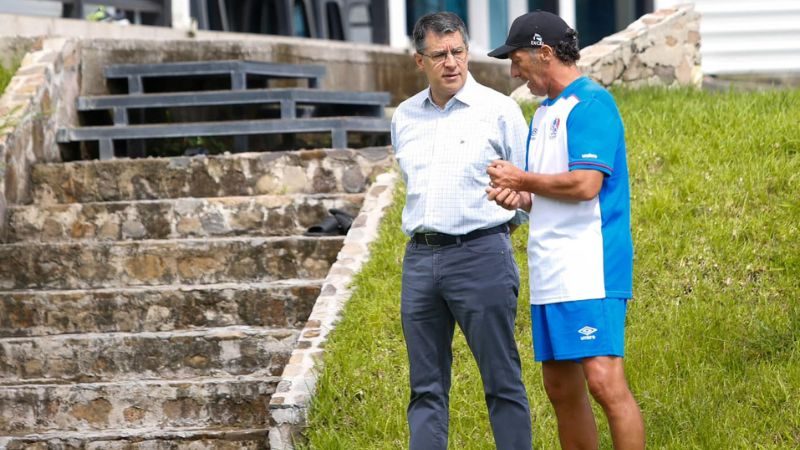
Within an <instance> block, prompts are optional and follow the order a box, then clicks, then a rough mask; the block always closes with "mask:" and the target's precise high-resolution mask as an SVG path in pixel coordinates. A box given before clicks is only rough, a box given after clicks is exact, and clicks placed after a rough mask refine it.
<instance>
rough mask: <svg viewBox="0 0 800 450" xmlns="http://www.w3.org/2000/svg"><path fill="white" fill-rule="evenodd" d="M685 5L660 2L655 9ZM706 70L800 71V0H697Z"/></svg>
mask: <svg viewBox="0 0 800 450" xmlns="http://www.w3.org/2000/svg"><path fill="white" fill-rule="evenodd" d="M679 3H685V2H684V1H680V0H656V1H655V7H656V8H657V9H658V8H666V7H670V6H673V5H675V4H679ZM694 4H695V8H696V10H697V11H698V12H700V13H701V14H702V19H701V20H700V37H701V39H702V42H701V47H700V51H701V55H702V58H703V72H704V73H707V74H720V75H722V74H737V73H738V74H746V73H762V74H769V73H790V72H794V73H797V72H800V0H758V1H753V0H696V1H694Z"/></svg>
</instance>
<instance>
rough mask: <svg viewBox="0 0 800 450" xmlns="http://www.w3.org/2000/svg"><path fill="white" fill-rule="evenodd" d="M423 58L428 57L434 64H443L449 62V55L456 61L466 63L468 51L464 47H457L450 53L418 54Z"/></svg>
mask: <svg viewBox="0 0 800 450" xmlns="http://www.w3.org/2000/svg"><path fill="white" fill-rule="evenodd" d="M417 53H419V54H420V55H422V56H427V57H428V58H430V59H431V61H433V63H434V64H441V63H443V62H445V60H447V56H448V55H453V58H455V60H456V61H460V62H464V61H466V59H467V49H466V48H464V47H457V48H453V49H450V51H447V50H445V51H442V52H434V53H430V54H428V53H422V52H417Z"/></svg>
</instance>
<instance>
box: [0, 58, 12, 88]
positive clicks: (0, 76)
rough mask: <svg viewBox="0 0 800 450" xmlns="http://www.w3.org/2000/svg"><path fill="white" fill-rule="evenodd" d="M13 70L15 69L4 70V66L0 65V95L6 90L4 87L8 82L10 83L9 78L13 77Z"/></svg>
mask: <svg viewBox="0 0 800 450" xmlns="http://www.w3.org/2000/svg"><path fill="white" fill-rule="evenodd" d="M15 70H16V68H15V67H12V68H11V69H6V68H5V67H4V66H2V65H0V94H2V93H3V91H5V90H6V86H8V83H9V81H11V78H12V77H13V76H14V72H15Z"/></svg>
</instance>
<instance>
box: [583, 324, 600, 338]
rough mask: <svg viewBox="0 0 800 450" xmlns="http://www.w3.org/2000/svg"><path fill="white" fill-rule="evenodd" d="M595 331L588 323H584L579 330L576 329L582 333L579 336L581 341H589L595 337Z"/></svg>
mask: <svg viewBox="0 0 800 450" xmlns="http://www.w3.org/2000/svg"><path fill="white" fill-rule="evenodd" d="M595 332H597V328H592V327H590V326H589V325H586V326H585V327H583V328H581V329H580V330H578V333H580V334H582V335H583V336H581V340H582V341H589V340H592V339H595V337H596V336H594V333H595Z"/></svg>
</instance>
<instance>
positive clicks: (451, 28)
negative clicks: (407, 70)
mask: <svg viewBox="0 0 800 450" xmlns="http://www.w3.org/2000/svg"><path fill="white" fill-rule="evenodd" d="M456 31H458V32H459V33H461V37H462V38H464V46H466V47H469V35H468V34H467V26H466V25H464V21H463V20H461V18H460V17H458V16H457V15H455V14H453V13H451V12H444V11H442V12H435V13H431V14H425V15H424V16H422V17H420V18H419V20H417V23H416V24H415V25H414V32H413V33H412V36H413V37H414V47H415V48H416V50H417V52H418V53H422V52H423V51H425V37H426V36H428V32H433V33H434V34H436V35H439V36H441V35H443V34H449V33H455V32H456Z"/></svg>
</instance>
